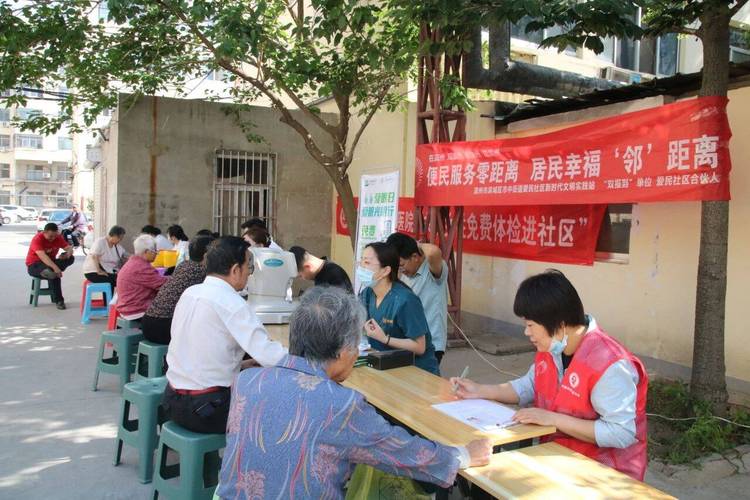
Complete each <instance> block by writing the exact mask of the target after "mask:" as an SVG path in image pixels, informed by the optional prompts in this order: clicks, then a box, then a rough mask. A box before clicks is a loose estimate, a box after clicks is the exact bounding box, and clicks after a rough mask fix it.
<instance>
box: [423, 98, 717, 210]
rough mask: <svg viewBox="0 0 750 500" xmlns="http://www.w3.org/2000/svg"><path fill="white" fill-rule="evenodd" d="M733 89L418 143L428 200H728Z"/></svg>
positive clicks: (466, 203) (541, 202) (448, 202)
mask: <svg viewBox="0 0 750 500" xmlns="http://www.w3.org/2000/svg"><path fill="white" fill-rule="evenodd" d="M726 105H727V99H726V98H725V97H702V98H698V99H691V100H685V101H680V102H677V103H673V104H666V105H664V106H659V107H656V108H651V109H646V110H642V111H635V112H632V113H625V114H621V115H618V116H613V117H610V118H605V119H602V120H596V121H593V122H589V123H585V124H582V125H577V126H573V127H569V128H565V129H562V130H559V131H556V132H552V133H548V134H543V135H536V136H530V137H522V138H513V139H499V140H490V141H472V142H447V143H436V144H420V145H418V146H417V158H416V166H415V171H416V172H415V174H416V179H415V199H416V203H417V204H418V205H420V206H446V205H449V206H467V207H480V206H481V207H485V206H511V205H567V204H571V205H573V204H574V205H580V204H586V203H594V204H596V203H598V204H609V203H637V202H650V201H687V200H728V199H729V172H730V170H731V162H730V157H729V138H730V137H731V131H730V128H729V123H728V120H727V114H726Z"/></svg>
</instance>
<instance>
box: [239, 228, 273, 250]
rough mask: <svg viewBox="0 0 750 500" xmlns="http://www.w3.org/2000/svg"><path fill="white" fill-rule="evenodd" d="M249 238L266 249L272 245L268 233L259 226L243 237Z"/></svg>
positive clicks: (249, 230)
mask: <svg viewBox="0 0 750 500" xmlns="http://www.w3.org/2000/svg"><path fill="white" fill-rule="evenodd" d="M245 235H247V236H249V237H250V239H251V240H253V241H254V242H255V243H258V244H260V245H262V246H264V247H268V246H269V245H270V244H271V237H270V236H269V235H268V231H266V230H265V229H263V228H262V227H259V226H253V227H251V228H250V229H248V230H247V231H245V233H244V234H243V236H245Z"/></svg>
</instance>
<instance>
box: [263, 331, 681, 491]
mask: <svg viewBox="0 0 750 500" xmlns="http://www.w3.org/2000/svg"><path fill="white" fill-rule="evenodd" d="M266 329H267V330H268V333H269V335H270V337H271V338H272V339H273V340H276V341H278V342H281V343H282V344H283V345H284V346H288V344H289V328H288V325H266ZM343 385H345V386H346V387H349V388H350V389H354V390H356V391H359V392H360V393H362V394H363V395H364V396H365V397H366V398H367V401H368V402H370V404H372V405H373V406H375V407H376V408H378V409H379V410H381V411H382V412H384V413H386V414H388V415H389V416H391V417H392V418H393V419H395V420H397V421H398V422H400V423H401V424H403V425H404V426H406V427H408V428H410V429H411V430H413V431H414V432H416V433H418V434H420V435H422V436H424V437H426V438H428V439H432V440H435V441H438V442H440V443H443V444H447V445H454V446H455V445H465V444H466V443H468V442H470V441H471V440H473V439H478V438H482V437H485V438H488V439H490V440H491V441H492V443H493V445H494V446H500V445H504V444H509V443H515V442H519V441H523V440H527V439H532V438H535V437H540V436H544V435H547V434H551V433H553V432H555V428H554V427H546V426H539V425H517V426H513V427H509V428H507V429H502V430H500V431H495V432H492V433H490V432H483V431H480V430H478V429H475V428H473V427H471V426H469V425H466V424H464V423H463V422H459V421H458V420H455V419H453V418H451V417H449V416H448V415H446V414H444V413H442V412H440V411H438V410H436V409H434V408H432V405H433V404H436V403H443V402H447V401H454V400H455V399H456V397H455V396H454V395H453V394H452V392H451V387H450V382H449V381H448V380H446V379H444V378H441V377H438V376H435V375H433V374H431V373H429V372H426V371H424V370H421V369H419V368H417V367H415V366H406V367H402V368H394V369H391V370H383V371H381V370H375V369H373V368H369V367H359V368H355V369H354V371H353V372H352V374H351V376H350V377H349V378H348V379H347V380H346V381H345V382H344V384H343ZM460 474H461V475H462V476H463V477H464V478H466V479H467V480H468V481H470V482H472V483H474V484H476V485H477V486H479V487H480V488H482V489H484V490H485V491H487V492H489V493H490V494H492V495H494V496H496V497H498V498H524V499H526V498H528V499H531V498H545V499H546V498H586V499H599V498H601V499H604V498H607V499H610V498H611V499H626V498H657V499H660V498H665V499H666V498H673V497H671V496H669V495H666V494H665V493H662V492H661V491H659V490H657V489H655V488H652V487H651V486H648V485H647V484H645V483H642V482H640V481H636V480H634V479H631V478H630V477H628V476H626V475H625V474H622V473H620V472H618V471H616V470H614V469H612V468H610V467H606V466H604V465H602V464H600V463H599V462H596V461H594V460H591V459H590V458H588V457H585V456H583V455H581V454H579V453H576V452H574V451H572V450H570V449H569V448H565V447H564V446H560V445H558V444H556V443H545V444H542V445H538V446H531V447H526V448H521V449H518V450H513V451H504V452H501V453H496V454H494V455H492V459H491V461H490V464H489V465H487V466H485V467H472V468H469V469H465V470H462V471H460Z"/></svg>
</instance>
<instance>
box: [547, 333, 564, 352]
mask: <svg viewBox="0 0 750 500" xmlns="http://www.w3.org/2000/svg"><path fill="white" fill-rule="evenodd" d="M566 347H568V334H567V333H566V334H564V335H563V339H562V340H557V339H554V338H553V339H552V344H550V346H549V352H550V353H551V354H553V355H555V354H556V355H558V356H561V355H562V352H563V351H564V350H565V348H566Z"/></svg>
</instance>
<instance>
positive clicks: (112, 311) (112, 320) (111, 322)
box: [107, 304, 120, 330]
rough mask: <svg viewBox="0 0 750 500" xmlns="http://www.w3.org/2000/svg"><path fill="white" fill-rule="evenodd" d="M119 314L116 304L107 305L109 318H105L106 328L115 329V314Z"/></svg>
mask: <svg viewBox="0 0 750 500" xmlns="http://www.w3.org/2000/svg"><path fill="white" fill-rule="evenodd" d="M119 315H120V314H119V313H118V312H117V304H110V305H109V318H107V330H115V329H117V316H119Z"/></svg>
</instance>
